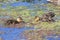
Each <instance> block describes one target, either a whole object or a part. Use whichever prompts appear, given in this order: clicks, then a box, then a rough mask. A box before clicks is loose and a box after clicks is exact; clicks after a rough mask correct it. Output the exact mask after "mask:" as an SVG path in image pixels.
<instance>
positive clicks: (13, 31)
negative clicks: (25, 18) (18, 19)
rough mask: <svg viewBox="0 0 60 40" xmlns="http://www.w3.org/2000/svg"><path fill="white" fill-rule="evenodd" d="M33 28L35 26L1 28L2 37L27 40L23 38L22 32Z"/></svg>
mask: <svg viewBox="0 0 60 40" xmlns="http://www.w3.org/2000/svg"><path fill="white" fill-rule="evenodd" d="M33 29H34V28H0V38H2V39H3V40H26V39H25V38H22V36H21V34H22V32H23V31H25V30H33Z"/></svg>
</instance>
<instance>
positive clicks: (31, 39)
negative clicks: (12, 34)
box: [23, 29, 56, 40]
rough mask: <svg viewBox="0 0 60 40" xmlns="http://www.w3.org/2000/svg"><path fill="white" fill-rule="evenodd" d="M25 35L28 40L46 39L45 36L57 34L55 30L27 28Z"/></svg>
mask: <svg viewBox="0 0 60 40" xmlns="http://www.w3.org/2000/svg"><path fill="white" fill-rule="evenodd" d="M23 35H24V36H25V37H26V38H27V40H44V37H45V36H53V35H56V32H55V30H46V29H45V30H44V29H42V30H40V29H39V30H26V31H24V32H23Z"/></svg>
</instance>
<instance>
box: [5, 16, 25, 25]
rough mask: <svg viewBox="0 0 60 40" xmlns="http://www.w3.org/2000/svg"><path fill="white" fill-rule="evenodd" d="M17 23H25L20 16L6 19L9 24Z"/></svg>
mask: <svg viewBox="0 0 60 40" xmlns="http://www.w3.org/2000/svg"><path fill="white" fill-rule="evenodd" d="M19 23H25V22H24V21H23V19H22V18H21V17H18V18H17V20H14V19H10V20H7V21H6V24H7V25H10V24H19Z"/></svg>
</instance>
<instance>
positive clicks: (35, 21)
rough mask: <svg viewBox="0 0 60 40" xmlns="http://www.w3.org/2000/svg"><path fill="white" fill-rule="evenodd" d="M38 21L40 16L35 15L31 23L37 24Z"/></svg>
mask: <svg viewBox="0 0 60 40" xmlns="http://www.w3.org/2000/svg"><path fill="white" fill-rule="evenodd" d="M39 21H40V17H38V16H35V18H34V21H33V22H32V23H33V24H37V23H39Z"/></svg>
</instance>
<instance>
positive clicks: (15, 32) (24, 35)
mask: <svg viewBox="0 0 60 40" xmlns="http://www.w3.org/2000/svg"><path fill="white" fill-rule="evenodd" d="M0 40H60V33H56V31H54V30H40V29H34V28H27V27H23V28H0Z"/></svg>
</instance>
